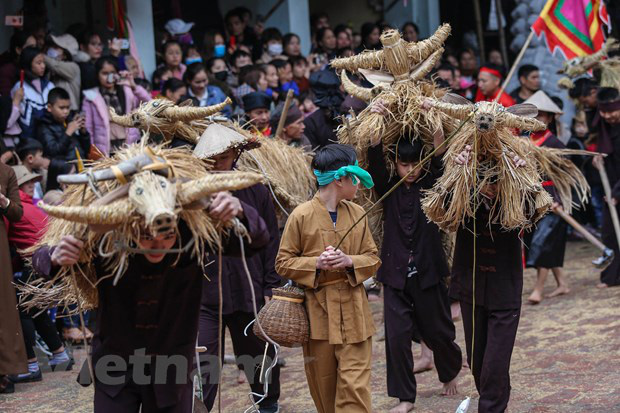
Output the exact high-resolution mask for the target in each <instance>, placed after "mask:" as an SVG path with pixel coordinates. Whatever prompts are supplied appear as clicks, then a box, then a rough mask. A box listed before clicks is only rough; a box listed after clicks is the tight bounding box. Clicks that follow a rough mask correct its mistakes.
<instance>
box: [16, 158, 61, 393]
mask: <svg viewBox="0 0 620 413" xmlns="http://www.w3.org/2000/svg"><path fill="white" fill-rule="evenodd" d="M13 170H14V171H15V176H16V178H17V184H18V185H19V198H20V200H21V203H22V208H23V211H24V213H23V215H22V218H21V219H20V220H19V221H17V222H9V223H8V226H7V235H8V239H9V244H10V245H12V246H13V247H15V249H16V250H17V253H18V255H19V259H18V261H19V264H20V266H15V267H14V268H13V270H14V271H15V272H19V273H20V274H21V276H20V277H19V278H18V281H17V282H18V283H28V282H29V281H31V279H34V278H36V277H32V270H31V269H30V268H29V267H28V266H26V265H24V261H23V260H24V258H26V257H25V255H24V254H23V253H22V252H21V251H22V250H24V249H26V248H30V247H32V246H33V245H34V244H35V243H36V242H37V241H38V240H39V239H40V238H41V236H42V235H43V233H44V232H45V227H46V225H47V217H46V215H45V213H44V212H43V211H41V210H40V209H39V208H37V207H36V205H35V204H34V201H33V196H34V190H35V183H36V182H39V181H41V175H39V174H36V173H32V172H30V171H29V170H28V169H27V168H26V167H25V166H24V165H18V166H14V167H13ZM18 310H19V316H20V321H21V324H22V330H23V332H24V341H25V345H26V353H27V355H28V373H23V374H19V375H17V376H15V377H13V378H12V380H13V381H14V382H16V383H24V382H33V381H41V380H42V378H43V375H42V373H41V368H40V367H39V362H38V361H37V356H36V354H35V352H34V347H35V344H36V341H35V333H39V335H40V336H41V338H42V339H43V341H44V342H45V344H47V347H48V348H49V350H50V351H51V352H52V357H51V358H50V360H49V363H48V364H49V366H50V367H51V368H52V370H56V369H57V368H58V367H61V368H62V369H63V370H70V369H71V367H72V366H73V360H71V359H70V358H69V356H68V355H67V352H66V351H65V347H64V346H63V345H62V342H61V341H60V337H59V336H58V332H57V331H56V326H55V325H54V323H52V320H51V319H50V317H49V315H48V314H47V311H44V310H41V309H38V308H32V309H30V310H25V309H22V308H18Z"/></svg>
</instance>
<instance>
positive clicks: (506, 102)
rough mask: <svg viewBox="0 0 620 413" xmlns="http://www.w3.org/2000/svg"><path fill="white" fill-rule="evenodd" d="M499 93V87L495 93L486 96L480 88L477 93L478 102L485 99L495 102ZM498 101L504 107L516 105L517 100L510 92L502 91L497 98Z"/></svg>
mask: <svg viewBox="0 0 620 413" xmlns="http://www.w3.org/2000/svg"><path fill="white" fill-rule="evenodd" d="M498 93H499V89H498V90H497V91H495V93H493V96H489V97H486V96H484V95H483V94H482V91H481V90H480V89H478V92H477V93H476V102H480V101H483V100H485V101H487V102H493V101H494V100H495V97H496V96H497V94H498ZM497 103H499V104H500V105H502V106H503V107H505V108H507V107H509V106H512V105H514V104H515V103H516V102H515V100H514V99H513V98H512V96H510V95H509V94H508V93H506V92H502V95H501V96H500V98H499V99H498V100H497Z"/></svg>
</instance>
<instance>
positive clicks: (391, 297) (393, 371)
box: [368, 101, 462, 413]
mask: <svg viewBox="0 0 620 413" xmlns="http://www.w3.org/2000/svg"><path fill="white" fill-rule="evenodd" d="M371 110H372V111H373V112H374V113H379V114H381V115H383V116H385V115H386V114H387V113H388V112H387V110H386V108H385V106H384V104H383V102H382V101H377V102H376V103H375V104H373V106H372V108H371ZM413 138H414V137H413V136H408V135H405V136H402V137H401V139H399V141H398V143H397V145H396V148H395V151H394V153H395V155H396V157H395V159H393V161H394V163H395V166H396V168H395V169H396V176H394V177H390V173H389V171H388V168H387V166H386V162H385V156H384V152H383V144H382V142H381V136H380V135H378V136H375V137H374V139H373V141H372V143H371V145H372V146H371V147H370V148H369V149H368V162H369V171H370V173H371V174H372V176H373V177H374V181H375V190H376V192H377V195H378V196H382V195H384V194H385V193H387V192H388V191H389V190H390V188H391V187H392V186H394V185H395V184H396V183H397V182H398V181H399V180H400V179H402V178H404V177H405V176H406V175H408V174H409V175H408V177H407V179H406V180H405V182H404V184H403V185H401V186H399V187H398V188H397V189H396V190H395V191H394V192H393V193H392V194H391V195H389V196H388V197H387V198H386V199H385V200H384V201H383V215H384V238H383V248H382V251H381V260H382V261H383V263H384V265H383V266H382V267H381V268H380V269H379V272H378V277H377V280H378V281H380V282H381V283H382V284H383V286H384V297H383V298H384V303H385V304H384V312H385V314H384V316H385V354H386V362H387V387H388V395H389V396H391V397H397V398H398V399H399V404H398V405H397V406H396V407H395V408H393V409H392V410H390V413H407V412H409V411H410V410H411V409H413V407H414V403H415V400H416V393H417V391H416V380H415V376H414V363H413V355H412V352H411V340H412V339H414V340H415V341H418V342H420V341H421V342H423V343H424V344H426V345H427V346H428V348H430V349H431V350H432V351H433V352H434V355H435V357H434V360H435V366H436V367H437V373H438V375H439V380H440V381H441V382H442V383H443V392H442V393H443V394H444V395H454V394H456V393H457V387H456V385H457V376H458V374H459V372H460V371H461V364H462V355H461V349H460V348H459V346H458V345H457V344H456V343H455V339H456V331H455V328H454V323H453V322H452V319H451V316H450V299H449V297H448V288H447V286H446V278H447V277H448V276H449V269H448V264H447V261H446V257H445V255H444V253H443V247H442V242H441V232H440V231H439V228H438V227H437V225H436V224H434V223H433V222H430V221H429V220H428V219H427V218H426V215H425V214H424V212H423V211H422V207H421V204H420V201H421V198H422V194H423V192H424V190H427V189H430V188H431V187H432V186H433V185H434V183H435V181H436V180H437V178H439V177H440V176H441V174H442V170H443V168H442V163H441V155H442V154H443V153H444V152H445V149H442V150H438V151H437V152H436V155H435V156H434V157H433V159H432V161H431V162H430V165H427V166H424V167H421V166H419V162H420V160H421V159H422V158H423V157H424V148H423V144H422V142H421V140H420V139H413ZM443 140H444V136H443V133H442V131H441V130H439V131H438V132H437V133H436V134H435V136H434V145H435V147H438V146H439V145H441V144H442V142H443ZM412 170H413V172H411V171H412Z"/></svg>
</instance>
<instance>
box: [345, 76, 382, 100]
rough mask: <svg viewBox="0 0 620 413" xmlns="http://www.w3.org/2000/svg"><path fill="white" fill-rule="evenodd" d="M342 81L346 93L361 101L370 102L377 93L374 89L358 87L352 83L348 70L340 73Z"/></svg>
mask: <svg viewBox="0 0 620 413" xmlns="http://www.w3.org/2000/svg"><path fill="white" fill-rule="evenodd" d="M340 80H341V81H342V87H343V88H344V90H345V92H347V93H348V94H349V95H352V96H353V97H356V98H358V99H361V100H363V101H364V102H370V100H372V98H374V97H375V93H374V92H373V90H374V88H365V87H361V86H358V85H356V84H355V83H353V82H352V81H351V79H349V76H347V72H346V70H343V71H342V73H340Z"/></svg>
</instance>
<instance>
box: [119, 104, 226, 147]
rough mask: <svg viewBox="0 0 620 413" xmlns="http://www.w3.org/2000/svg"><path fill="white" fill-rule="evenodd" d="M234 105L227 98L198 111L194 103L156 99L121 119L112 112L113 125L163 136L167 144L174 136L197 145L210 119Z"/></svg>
mask: <svg viewBox="0 0 620 413" xmlns="http://www.w3.org/2000/svg"><path fill="white" fill-rule="evenodd" d="M231 103H232V101H231V100H230V98H227V99H226V100H225V101H224V102H222V103H218V104H216V105H212V106H205V107H195V106H191V101H189V100H188V101H185V102H183V103H181V104H180V105H176V104H174V102H172V101H170V100H168V99H153V100H150V101H148V102H145V103H142V104H141V105H140V106H139V107H138V108H136V109H135V110H133V111H132V112H131V113H128V114H126V115H118V114H117V113H116V112H115V111H114V109H113V108H110V109H109V110H110V121H111V122H113V123H116V124H118V125H121V126H125V127H127V128H139V129H141V130H143V131H146V132H154V133H160V134H162V135H163V136H164V138H165V139H166V140H170V139H172V138H173V137H174V136H177V137H180V138H182V139H185V140H187V141H188V142H190V143H196V142H197V141H198V138H200V135H201V134H202V132H203V131H204V127H205V126H206V124H204V123H203V124H200V122H201V121H206V118H207V117H208V116H212V115H215V114H216V113H218V112H221V111H222V110H223V109H224V108H225V107H226V106H227V105H230V104H231Z"/></svg>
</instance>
